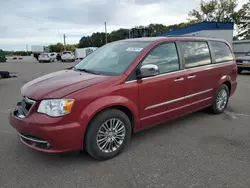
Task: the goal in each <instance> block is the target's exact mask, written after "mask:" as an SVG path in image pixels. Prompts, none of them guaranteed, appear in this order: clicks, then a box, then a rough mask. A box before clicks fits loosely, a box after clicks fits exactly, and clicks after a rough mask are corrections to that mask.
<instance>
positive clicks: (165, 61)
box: [142, 43, 180, 74]
mask: <svg viewBox="0 0 250 188" xmlns="http://www.w3.org/2000/svg"><path fill="white" fill-rule="evenodd" d="M146 64H154V65H157V66H158V68H159V71H160V74H163V73H168V72H174V71H178V70H180V63H179V58H178V53H177V50H176V45H175V43H166V44H162V45H160V46H158V47H156V48H154V49H153V50H152V51H151V52H149V54H148V55H147V57H146V58H145V59H144V61H143V62H142V65H146Z"/></svg>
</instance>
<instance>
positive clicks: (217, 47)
mask: <svg viewBox="0 0 250 188" xmlns="http://www.w3.org/2000/svg"><path fill="white" fill-rule="evenodd" d="M211 45H212V47H213V50H214V55H215V62H216V63H222V62H226V61H232V60H233V54H232V52H231V50H230V48H229V47H228V45H227V44H225V43H224V42H217V41H211Z"/></svg>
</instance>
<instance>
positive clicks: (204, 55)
mask: <svg viewBox="0 0 250 188" xmlns="http://www.w3.org/2000/svg"><path fill="white" fill-rule="evenodd" d="M237 75H238V73H237V65H236V62H235V57H234V55H233V52H232V49H231V46H230V45H229V43H227V42H226V41H224V40H218V39H212V38H202V37H155V38H153V37H152V38H151V37H148V38H136V39H128V40H122V41H117V42H113V43H109V44H106V45H104V46H102V47H101V48H99V49H98V50H96V51H94V52H92V53H91V54H90V55H88V56H87V57H86V58H84V59H83V60H82V61H81V62H80V63H78V64H77V65H75V66H74V67H72V69H69V70H61V71H58V72H55V73H51V74H49V75H45V76H42V77H40V78H37V79H35V80H33V81H31V82H28V83H26V84H25V85H24V86H23V87H22V88H21V94H22V96H23V98H22V100H21V102H20V103H18V104H17V107H16V109H15V110H14V111H13V112H12V113H11V114H10V116H9V121H10V124H11V125H12V126H13V127H14V128H15V129H16V130H17V131H18V134H19V136H20V138H21V141H22V142H23V143H24V144H25V145H27V146H29V147H31V148H33V149H36V150H39V151H43V152H48V153H60V152H68V151H78V150H83V149H85V150H86V151H87V152H88V153H89V155H91V156H92V157H93V158H95V159H97V160H106V159H109V158H112V157H115V156H116V155H118V154H119V153H120V152H121V151H122V150H123V148H124V147H125V146H126V145H127V144H128V142H129V140H130V137H131V134H132V133H135V132H138V131H141V130H143V129H147V128H149V127H152V126H155V125H158V124H163V123H166V122H167V121H169V120H172V119H175V118H177V117H180V116H183V115H186V114H190V113H192V112H195V111H198V110H201V109H204V108H209V109H210V111H211V112H213V113H214V114H221V113H223V112H224V111H225V109H226V108H227V104H228V100H229V98H230V97H231V96H232V95H233V94H234V93H235V90H236V87H237V81H236V80H237V79H236V78H237ZM149 147H151V146H149Z"/></svg>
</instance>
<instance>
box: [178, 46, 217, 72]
mask: <svg viewBox="0 0 250 188" xmlns="http://www.w3.org/2000/svg"><path fill="white" fill-rule="evenodd" d="M181 47H182V50H183V52H184V58H185V68H193V67H199V66H203V65H208V64H211V63H212V60H211V55H210V51H209V47H208V44H207V42H203V41H196V42H191V41H188V42H181Z"/></svg>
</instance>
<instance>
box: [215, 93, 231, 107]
mask: <svg viewBox="0 0 250 188" xmlns="http://www.w3.org/2000/svg"><path fill="white" fill-rule="evenodd" d="M227 99H228V94H227V92H226V90H225V89H223V90H221V91H220V92H219V93H218V96H217V99H216V105H217V108H218V109H219V110H223V109H224V108H225V107H226V104H227Z"/></svg>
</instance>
